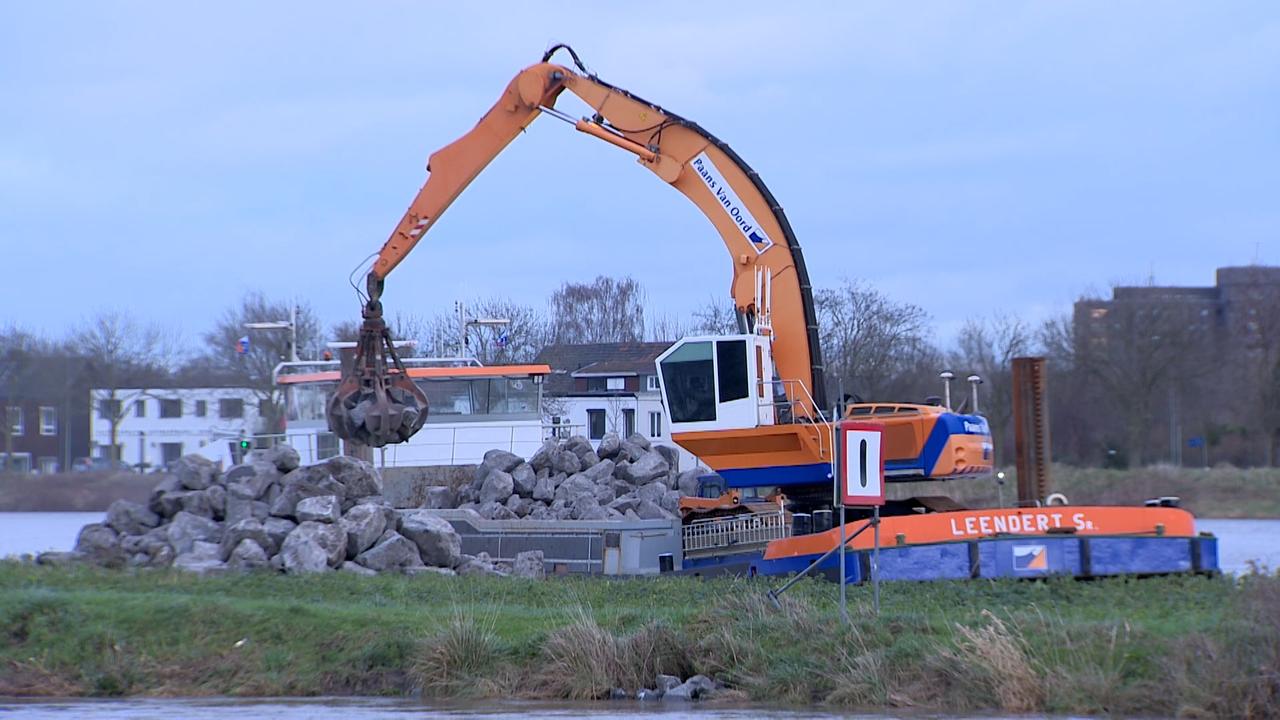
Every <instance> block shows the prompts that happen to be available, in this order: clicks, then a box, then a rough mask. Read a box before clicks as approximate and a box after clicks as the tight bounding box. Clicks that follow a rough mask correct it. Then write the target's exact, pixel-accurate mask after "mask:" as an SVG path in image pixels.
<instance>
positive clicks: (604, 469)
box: [579, 460, 616, 483]
mask: <svg viewBox="0 0 1280 720" xmlns="http://www.w3.org/2000/svg"><path fill="white" fill-rule="evenodd" d="M614 467H616V466H615V465H614V463H613V461H612V460H601V461H599V462H598V463H596V464H595V465H592V466H590V467H587V468H584V469H583V470H582V472H581V473H579V474H580V475H582V476H583V477H585V478H587V479H588V480H590V481H591V482H594V483H603V482H608V481H610V480H612V479H613V470H614Z"/></svg>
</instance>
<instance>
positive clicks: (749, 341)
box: [657, 334, 789, 432]
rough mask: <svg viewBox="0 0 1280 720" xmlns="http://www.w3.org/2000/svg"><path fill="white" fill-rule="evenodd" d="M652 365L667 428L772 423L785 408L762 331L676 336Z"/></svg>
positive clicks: (784, 400)
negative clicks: (666, 414)
mask: <svg viewBox="0 0 1280 720" xmlns="http://www.w3.org/2000/svg"><path fill="white" fill-rule="evenodd" d="M657 365H658V383H659V387H660V389H661V391H662V402H663V404H664V405H665V406H666V408H667V412H668V413H669V414H670V416H671V430H672V432H691V431H701V430H727V429H737V428H750V427H758V426H760V425H773V424H774V423H775V422H778V421H779V419H780V416H782V415H786V414H788V413H789V410H788V402H787V399H786V395H785V393H783V392H782V389H781V388H780V387H779V385H780V383H779V382H777V381H775V380H774V374H773V354H772V352H771V351H770V347H769V338H768V337H767V336H763V335H755V334H750V335H720V336H694V337H686V338H682V339H681V340H679V341H678V342H676V344H674V345H672V346H671V347H670V348H668V349H667V350H666V352H664V353H662V355H659V356H658V360H657ZM781 419H782V421H784V422H785V417H784V418H781Z"/></svg>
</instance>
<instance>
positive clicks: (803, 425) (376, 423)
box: [328, 45, 990, 505]
mask: <svg viewBox="0 0 1280 720" xmlns="http://www.w3.org/2000/svg"><path fill="white" fill-rule="evenodd" d="M560 50H564V51H565V52H567V53H568V54H569V56H570V57H571V59H572V61H573V67H566V66H563V65H557V64H554V63H551V62H550V60H551V58H552V56H553V55H555V53H557V52H558V51H560ZM565 91H568V92H569V93H570V94H572V95H576V96H577V97H578V98H579V99H581V100H582V101H583V102H585V104H586V105H587V106H588V108H589V109H590V113H589V115H587V116H585V117H578V118H575V117H573V116H571V115H569V114H567V113H565V112H563V111H562V110H559V109H557V108H556V102H557V100H558V99H559V98H560V96H561V95H562V94H563V93H564V92H565ZM544 113H545V114H547V115H550V116H552V117H554V118H557V119H559V120H562V121H564V122H566V123H568V124H570V125H572V126H573V127H574V128H575V129H576V130H578V131H579V132H582V133H585V134H587V135H590V136H592V137H595V138H597V139H600V140H603V141H605V142H607V143H610V144H611V145H614V146H616V147H618V148H620V149H622V150H625V151H627V152H629V153H631V154H632V155H633V156H635V158H636V161H637V162H639V163H640V165H641V166H642V167H645V168H646V169H648V170H649V171H651V172H652V173H653V174H654V175H657V176H658V178H660V179H661V180H662V181H663V182H666V183H667V184H669V185H671V186H672V187H673V188H675V189H676V190H678V191H679V192H680V193H681V194H683V195H684V196H685V197H687V198H688V199H689V200H690V201H691V202H693V204H694V205H696V206H697V207H698V209H699V210H701V211H702V213H703V214H704V215H705V216H706V218H707V219H708V220H709V221H710V222H711V224H712V226H713V227H714V228H715V230H716V232H717V234H718V235H719V236H720V239H721V241H723V242H724V245H725V249H726V250H727V251H728V253H729V257H730V260H731V266H732V270H733V277H732V282H731V285H730V295H731V296H732V298H733V300H734V305H735V308H736V310H737V315H738V326H739V327H738V330H739V333H738V334H737V335H727V336H718V337H693V338H684V339H682V340H681V341H679V342H678V343H677V344H676V345H674V346H672V348H671V349H669V350H668V351H666V353H664V354H663V355H662V356H661V357H659V359H658V368H657V370H658V378H659V383H660V386H661V392H662V396H663V402H664V404H665V405H666V407H667V409H668V413H669V417H670V428H671V432H672V439H673V440H674V441H675V442H676V443H677V444H679V445H681V446H683V447H685V448H686V449H688V450H689V451H690V452H692V453H693V454H694V455H696V456H698V457H699V458H700V459H701V460H702V461H703V462H704V463H706V464H707V465H708V466H709V467H710V468H711V469H712V470H714V471H715V472H716V473H717V474H718V475H719V476H720V477H721V478H722V479H723V480H724V485H725V486H726V489H748V488H751V489H753V493H752V495H751V496H752V497H766V496H769V495H771V494H775V493H778V492H781V491H785V492H786V494H787V495H788V496H789V497H791V498H793V499H798V498H800V497H802V496H810V497H809V498H808V499H806V500H805V501H804V502H803V503H802V504H806V505H807V504H814V503H823V502H827V503H829V502H830V497H831V495H830V493H831V463H832V454H833V452H834V445H833V442H832V426H831V425H832V424H831V422H830V415H827V414H825V413H824V410H827V411H829V408H828V406H827V405H826V400H825V397H824V382H823V365H822V357H821V351H820V345H819V338H818V323H817V317H816V314H815V312H814V303H813V293H812V290H811V287H810V283H809V277H808V273H807V271H806V269H805V264H804V258H803V255H802V253H801V250H800V244H799V242H798V241H797V240H796V236H795V233H794V232H793V231H792V229H791V224H790V223H789V222H788V221H787V216H786V214H785V213H784V212H783V210H782V207H781V206H780V205H779V203H778V201H777V200H775V199H774V197H773V194H772V193H771V192H769V189H768V188H767V187H766V186H765V184H764V182H763V181H762V180H761V179H760V176H759V175H758V174H757V173H756V172H755V171H754V170H752V169H751V168H750V167H749V166H748V165H747V164H746V163H745V162H744V161H743V160H742V158H741V157H739V156H738V154H737V153H735V152H734V151H733V150H732V149H731V148H730V147H729V146H728V145H727V144H725V143H724V142H723V141H721V140H719V139H718V138H716V137H715V136H714V135H712V134H711V133H709V132H707V131H706V130H705V129H703V128H702V127H701V126H699V125H698V124H697V123H695V122H693V121H691V120H687V119H685V118H683V117H680V116H679V115H677V114H675V113H673V112H671V111H669V110H667V109H665V108H662V107H660V106H659V105H656V104H654V103H652V102H649V101H648V100H644V99H642V98H640V97H637V96H636V95H634V94H632V93H630V92H628V91H626V90H623V89H621V88H618V87H616V86H614V85H610V84H609V83H606V82H605V81H603V80H601V79H600V78H598V77H596V76H595V75H594V74H591V73H590V72H588V71H587V69H586V67H585V66H584V65H583V64H582V62H581V60H580V59H579V58H578V56H577V54H576V53H574V51H573V50H572V49H571V48H569V47H567V46H565V45H556V46H555V47H553V48H551V49H550V50H549V51H548V52H547V53H546V55H544V56H543V59H542V62H540V63H538V64H536V65H533V66H531V67H528V68H525V69H524V70H522V71H521V72H520V73H519V74H518V75H516V77H515V78H514V79H513V80H512V81H511V83H510V84H509V85H507V88H506V89H505V90H504V91H503V93H502V96H501V97H500V98H498V102H497V103H496V104H495V105H494V106H493V107H492V108H490V110H489V111H488V112H487V113H485V115H484V117H482V118H481V119H480V122H479V123H478V124H477V125H476V126H475V128H473V129H472V130H471V131H470V132H468V133H466V134H465V135H463V136H462V137H460V138H458V139H457V140H455V141H454V142H452V143H450V144H449V145H447V146H445V147H443V148H441V149H440V150H438V151H436V152H435V153H434V154H432V155H431V158H430V160H429V162H428V165H427V170H428V172H429V175H428V178H427V181H426V183H425V184H424V185H423V186H422V188H421V190H419V191H418V194H417V196H416V197H415V198H414V200H413V202H412V204H410V206H409V208H408V210H407V211H406V212H405V214H404V217H403V218H401V220H400V223H399V224H398V225H397V226H396V228H395V231H394V232H393V233H392V234H391V237H390V238H389V239H388V240H387V242H386V243H385V244H384V245H383V247H382V250H381V251H380V252H379V253H378V255H377V258H376V259H375V260H374V262H373V265H372V268H371V269H370V271H369V273H368V277H367V279H366V283H365V285H366V290H367V297H366V298H365V303H364V308H363V315H364V323H363V326H362V329H361V333H360V338H359V342H358V346H357V352H356V357H355V362H354V363H353V364H352V365H351V366H349V367H348V368H346V370H345V371H344V374H343V379H342V381H341V383H340V385H339V387H338V388H337V391H336V392H335V394H334V396H333V397H332V398H331V399H330V402H329V406H328V419H329V426H330V429H331V430H332V431H333V432H334V433H335V434H336V435H337V436H338V437H341V438H343V439H345V440H351V441H356V442H358V443H361V444H363V445H367V446H372V447H381V446H383V445H386V444H388V443H396V442H403V441H405V440H407V439H408V438H409V437H410V436H411V435H413V433H415V432H417V430H418V429H420V428H421V427H422V424H423V423H424V422H425V420H426V415H427V401H426V397H425V396H424V395H423V393H422V392H421V391H420V390H419V389H418V388H417V387H416V386H415V385H414V383H413V381H412V380H411V379H410V378H409V377H408V375H407V374H406V373H405V371H404V368H403V365H402V363H401V362H400V359H399V358H398V357H397V356H396V353H395V348H394V346H393V344H392V342H391V338H390V335H389V333H388V331H387V327H386V324H385V322H384V321H383V317H382V304H381V300H380V297H381V295H382V290H383V285H384V282H385V280H386V278H387V276H388V275H389V274H390V273H391V271H392V270H394V269H395V268H396V266H397V265H399V264H400V263H401V262H402V261H403V260H404V258H405V257H406V256H407V255H408V254H409V252H410V251H411V250H412V249H413V248H414V246H416V245H417V244H418V242H419V241H420V240H421V239H422V237H423V236H424V235H425V234H426V233H427V232H429V231H430V230H431V228H432V226H433V225H434V224H435V223H436V221H437V220H439V219H440V216H441V215H442V214H443V213H444V211H445V210H446V209H447V208H448V207H449V205H450V204H451V203H452V202H453V201H454V199H456V198H457V197H458V196H459V195H460V194H461V193H462V192H463V191H464V190H465V189H466V188H467V186H468V185H469V184H470V183H471V181H472V180H474V179H475V178H476V176H477V175H479V174H480V172H481V171H482V170H484V168H485V167H486V166H487V165H488V164H489V163H490V162H491V161H492V160H493V159H494V158H495V157H496V156H497V155H498V154H499V153H501V152H502V150H503V149H504V148H505V147H506V146H507V145H508V144H509V143H510V142H511V141H512V140H514V139H515V138H516V137H517V136H518V135H520V134H521V132H523V131H524V129H525V128H526V127H528V125H529V124H530V123H531V122H533V120H534V119H536V118H537V117H538V116H539V115H542V114H544ZM903 408H905V409H902V410H901V411H898V412H895V413H894V414H884V415H883V417H881V416H879V414H878V415H877V417H876V418H874V419H875V420H877V421H880V422H882V423H884V424H886V427H888V426H890V425H893V426H898V425H901V426H902V427H903V430H902V431H901V432H898V431H897V430H895V431H894V432H892V433H888V434H889V435H891V436H892V438H898V437H901V438H902V439H903V440H904V442H903V443H901V445H902V448H901V452H900V453H899V454H900V455H901V457H900V458H895V457H894V456H893V455H892V453H893V452H896V451H895V450H894V448H895V447H897V444H895V443H896V441H895V442H891V443H890V448H889V451H890V453H891V454H890V456H889V464H890V465H891V466H892V464H893V463H894V462H895V461H896V460H900V461H901V466H900V467H898V468H893V467H891V468H890V469H891V470H894V472H891V473H890V474H891V475H895V476H896V479H920V478H921V477H928V478H935V479H936V478H945V477H959V476H962V475H967V474H972V473H974V472H984V471H989V470H990V433H989V431H988V430H987V426H986V422H985V420H982V418H980V417H978V416H956V415H955V414H953V413H949V412H948V413H942V414H939V413H937V412H934V411H933V410H931V409H928V408H924V409H919V408H917V409H915V410H914V413H912V412H909V411H910V410H911V409H912V408H908V407H907V406H903ZM849 412H850V413H855V412H857V410H856V409H853V408H851V409H850V410H849ZM877 412H878V411H877ZM892 438H891V439H892Z"/></svg>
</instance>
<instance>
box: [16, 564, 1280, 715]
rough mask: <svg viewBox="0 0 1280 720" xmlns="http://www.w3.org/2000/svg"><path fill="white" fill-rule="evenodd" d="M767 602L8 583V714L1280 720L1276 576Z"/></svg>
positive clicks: (440, 588)
mask: <svg viewBox="0 0 1280 720" xmlns="http://www.w3.org/2000/svg"><path fill="white" fill-rule="evenodd" d="M768 587H770V584H768V583H766V582H764V581H762V580H759V579H757V580H746V579H717V580H697V579H692V578H653V579H638V580H603V579H587V578H568V579H552V580H548V581H543V582H537V581H518V580H511V579H497V578H442V577H436V576H429V577H399V576H396V577H374V578H362V577H355V576H349V575H344V574H332V575H324V576H313V577H285V576H275V575H246V576H228V577H219V578H205V579H197V578H192V577H190V576H185V575H179V574H170V573H165V572H147V573H138V574H130V573H124V572H112V571H105V570H99V569H93V568H62V569H58V568H38V567H31V566H24V565H18V564H16V563H8V564H0V695H5V694H17V695H121V694H143V695H208V694H227V695H246V696H249V695H256V696H263V695H319V694H397V695H398V694H412V693H418V692H423V693H425V694H427V695H430V696H438V697H458V696H472V697H475V696H502V697H512V696H514V697H531V698H589V697H598V696H600V695H601V694H605V693H607V692H608V691H609V689H611V688H613V687H624V688H627V689H629V690H635V689H637V688H638V687H640V686H643V685H648V684H651V683H652V677H653V676H654V675H655V674H656V673H658V672H666V673H669V674H677V675H681V676H688V675H690V674H692V673H703V674H707V675H710V676H712V677H714V678H717V679H719V680H720V681H722V682H724V683H725V684H726V685H727V686H728V688H729V690H728V691H727V692H726V693H725V696H726V697H728V698H730V699H738V700H750V701H760V702H769V703H789V704H810V703H827V704H833V705H841V706H850V707H858V708H882V709H883V708H901V707H913V708H917V709H924V710H932V709H945V710H947V711H962V710H980V711H981V710H1000V711H1004V712H1040V711H1043V712H1061V713H1076V714H1098V713H1123V714H1131V713H1136V714H1154V715H1171V714H1194V715H1197V716H1206V717H1250V716H1252V717H1275V716H1277V714H1278V713H1280V710H1278V709H1277V708H1280V675H1278V668H1280V578H1276V577H1262V576H1252V577H1248V578H1245V579H1244V580H1242V581H1239V582H1233V581H1230V580H1227V579H1211V578H1202V577H1171V578H1154V579H1147V580H1108V581H1099V582H1089V583H1080V582H1071V581H1056V580H1054V581H1048V582H1004V581H1002V582H969V583H932V584H889V585H886V586H885V587H884V592H883V603H884V612H883V613H882V615H881V616H880V617H879V618H873V617H870V616H869V615H867V614H866V613H865V612H862V611H856V612H855V617H854V623H853V625H852V627H849V628H842V627H841V626H840V625H839V623H838V616H837V607H836V597H837V595H836V592H837V589H836V587H835V586H834V585H831V584H829V583H824V582H821V581H805V582H801V583H800V584H798V585H797V586H796V587H795V588H793V590H792V591H791V592H790V593H788V595H787V596H786V597H785V601H784V604H783V609H782V610H781V611H779V610H776V609H774V608H773V607H772V606H771V605H769V604H768V602H767V601H766V600H765V599H764V592H765V590H766V589H767V588H768ZM868 592H869V591H868V589H866V588H850V597H851V600H852V601H853V603H854V606H855V608H858V607H864V606H865V605H866V603H867V602H868V600H869V597H868Z"/></svg>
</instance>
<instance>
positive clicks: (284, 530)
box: [262, 517, 298, 555]
mask: <svg viewBox="0 0 1280 720" xmlns="http://www.w3.org/2000/svg"><path fill="white" fill-rule="evenodd" d="M296 527H298V524H297V523H295V522H294V521H292V520H287V519H285V518H278V517H267V518H265V519H262V529H263V530H266V531H267V540H268V541H269V542H270V543H271V544H270V545H263V546H262V548H263V549H264V550H266V551H267V553H268V554H270V555H275V554H276V553H278V552H280V547H281V546H282V545H284V539H285V538H287V537H289V533H291V532H293V529H294V528H296Z"/></svg>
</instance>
